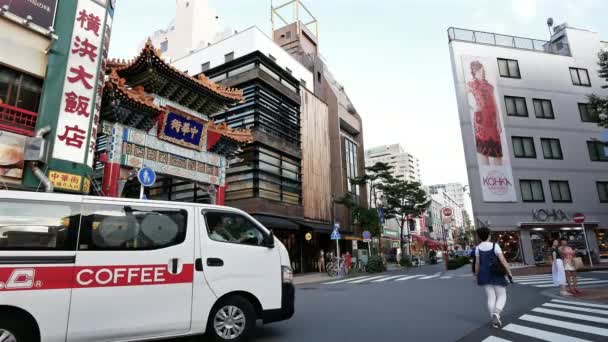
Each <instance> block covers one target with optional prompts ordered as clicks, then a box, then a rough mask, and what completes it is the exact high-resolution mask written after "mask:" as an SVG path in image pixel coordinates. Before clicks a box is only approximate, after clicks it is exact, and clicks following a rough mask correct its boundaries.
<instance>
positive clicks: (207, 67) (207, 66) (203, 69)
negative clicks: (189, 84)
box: [201, 62, 211, 72]
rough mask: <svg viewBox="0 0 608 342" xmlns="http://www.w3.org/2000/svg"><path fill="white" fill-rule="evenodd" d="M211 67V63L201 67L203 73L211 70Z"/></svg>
mask: <svg viewBox="0 0 608 342" xmlns="http://www.w3.org/2000/svg"><path fill="white" fill-rule="evenodd" d="M210 67H211V63H210V62H205V63H203V64H202V65H201V71H202V72H205V71H207V70H209V68H210Z"/></svg>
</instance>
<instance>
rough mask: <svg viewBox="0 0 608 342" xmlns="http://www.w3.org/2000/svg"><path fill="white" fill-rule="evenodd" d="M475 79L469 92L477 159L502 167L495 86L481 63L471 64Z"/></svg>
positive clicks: (469, 86) (470, 82)
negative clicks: (488, 79)
mask: <svg viewBox="0 0 608 342" xmlns="http://www.w3.org/2000/svg"><path fill="white" fill-rule="evenodd" d="M470 67H471V75H472V76H473V79H472V80H470V81H469V82H468V83H467V92H468V94H469V96H472V98H473V100H474V101H471V99H469V104H472V107H473V108H472V109H473V111H474V112H475V115H474V118H475V123H474V128H475V145H476V146H477V158H478V160H479V163H480V164H483V165H502V157H503V154H502V145H501V141H500V130H501V128H500V119H499V118H498V109H497V108H496V101H495V99H494V86H493V85H492V84H490V83H489V82H488V81H487V80H486V71H485V69H484V66H483V64H481V62H479V61H472V62H471V65H470Z"/></svg>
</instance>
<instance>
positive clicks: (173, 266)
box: [171, 258, 178, 274]
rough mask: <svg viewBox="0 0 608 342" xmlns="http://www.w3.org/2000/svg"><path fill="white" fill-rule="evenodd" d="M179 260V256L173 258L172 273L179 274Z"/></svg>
mask: <svg viewBox="0 0 608 342" xmlns="http://www.w3.org/2000/svg"><path fill="white" fill-rule="evenodd" d="M177 266H178V260H177V258H173V259H171V274H177Z"/></svg>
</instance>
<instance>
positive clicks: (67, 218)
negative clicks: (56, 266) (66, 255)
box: [0, 200, 80, 251]
mask: <svg viewBox="0 0 608 342" xmlns="http://www.w3.org/2000/svg"><path fill="white" fill-rule="evenodd" d="M79 222H80V210H79V206H77V205H74V204H69V203H58V202H36V201H18V200H10V201H9V200H0V251H2V250H56V251H74V250H76V239H77V237H78V224H79Z"/></svg>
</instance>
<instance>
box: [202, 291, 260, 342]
mask: <svg viewBox="0 0 608 342" xmlns="http://www.w3.org/2000/svg"><path fill="white" fill-rule="evenodd" d="M255 321H256V316H255V310H254V309H253V305H251V303H250V302H249V301H248V300H246V299H245V298H243V297H240V296H234V297H228V298H226V299H224V300H222V301H221V302H220V303H218V304H217V305H215V307H214V309H213V311H212V312H211V315H209V326H208V329H207V330H208V333H209V334H210V335H211V336H212V337H213V339H214V340H215V341H221V342H224V341H232V342H243V341H248V340H249V338H250V337H251V335H252V334H253V330H254V329H255Z"/></svg>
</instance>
